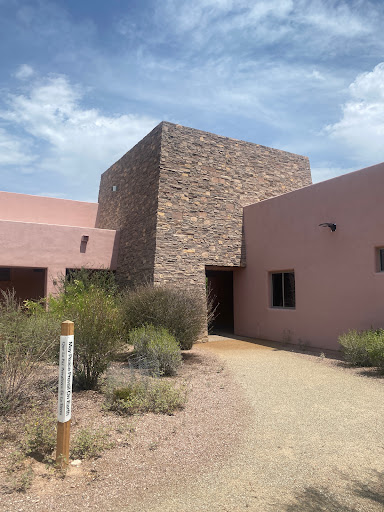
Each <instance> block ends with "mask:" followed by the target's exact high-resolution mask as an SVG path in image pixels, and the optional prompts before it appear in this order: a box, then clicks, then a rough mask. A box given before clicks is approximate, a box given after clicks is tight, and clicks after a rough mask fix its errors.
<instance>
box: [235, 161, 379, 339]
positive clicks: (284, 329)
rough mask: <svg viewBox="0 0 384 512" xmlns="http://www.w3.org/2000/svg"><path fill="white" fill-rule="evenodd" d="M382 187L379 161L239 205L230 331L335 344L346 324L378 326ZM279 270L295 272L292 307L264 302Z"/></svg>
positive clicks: (346, 327) (361, 327)
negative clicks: (241, 253) (241, 240)
mask: <svg viewBox="0 0 384 512" xmlns="http://www.w3.org/2000/svg"><path fill="white" fill-rule="evenodd" d="M383 190H384V164H380V165H376V166H373V167H370V168H367V169H363V170H361V171H357V172H355V173H351V174H348V175H344V176H341V177H338V178H335V179H332V180H328V181H325V182H322V183H318V184H316V185H311V186H309V187H306V188H304V189H301V190H298V191H295V192H292V193H289V194H286V195H283V196H280V197H277V198H274V199H270V200H267V201H263V202H261V203H258V204H254V205H251V206H248V207H246V208H245V209H244V230H245V240H246V262H247V266H246V268H244V269H238V270H237V271H236V272H235V275H234V297H235V332H236V334H240V335H245V336H254V337H261V338H265V339H270V340H276V341H286V342H290V343H300V344H305V345H310V346H315V347H323V348H332V349H337V348H339V345H338V343H337V338H338V336H339V335H340V334H341V333H343V332H346V331H348V330H349V329H368V328H370V327H371V326H373V327H384V306H383V297H384V272H378V267H377V260H376V256H377V248H378V247H384V200H383ZM322 222H334V223H336V224H337V229H336V231H335V232H331V230H330V229H329V228H324V227H319V224H320V223H322ZM284 270H294V272H295V285H296V308H295V309H294V310H290V309H276V308H272V307H271V283H270V279H271V277H270V273H271V272H273V271H284Z"/></svg>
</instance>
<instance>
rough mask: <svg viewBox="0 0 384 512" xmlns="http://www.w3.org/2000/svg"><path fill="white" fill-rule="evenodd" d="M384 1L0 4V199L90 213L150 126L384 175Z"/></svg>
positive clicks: (322, 171)
mask: <svg viewBox="0 0 384 512" xmlns="http://www.w3.org/2000/svg"><path fill="white" fill-rule="evenodd" d="M383 27H384V2H383V1H382V0H376V1H373V0H372V1H369V0H348V1H345V0H338V1H336V0H322V1H321V0H252V1H250V0H193V1H192V0H191V1H185V0H161V1H159V0H157V1H155V0H141V1H138V0H133V1H132V0H125V1H123V0H109V1H106V0H76V1H75V0H67V1H60V2H59V1H56V2H49V1H45V0H40V1H39V0H36V1H35V0H0V43H1V44H0V48H1V68H0V88H1V95H0V176H1V184H0V190H6V191H10V192H21V193H28V194H40V195H48V196H54V197H63V198H69V199H79V200H84V201H96V200H97V192H98V184H99V177H100V174H101V173H102V172H103V171H104V170H106V169H107V168H108V167H109V166H110V165H111V164H112V163H113V162H115V161H116V160H117V159H118V158H119V157H120V156H122V155H123V154H124V153H125V152H126V151H128V150H129V149H130V148H131V147H132V146H133V145H134V144H135V143H136V142H138V141H139V140H140V139H141V138H142V137H143V136H144V135H145V134H146V133H148V132H149V131H150V130H151V129H152V128H153V127H154V126H156V125H157V124H158V123H159V122H160V121H162V120H166V121H170V122H174V123H179V124H182V125H186V126H191V127H193V128H198V129H201V130H205V131H210V132H214V133H218V134H220V135H225V136H228V137H233V138H236V139H243V140H247V141H250V142H255V143H257V144H263V145H266V146H271V147H275V148H278V149H284V150H287V151H292V152H294V153H299V154H304V155H307V156H309V158H310V162H311V168H312V175H313V180H314V181H321V180H324V179H328V178H331V177H333V176H336V175H339V174H342V173H345V172H349V171H352V170H356V169H359V168H361V167H366V166H368V165H372V164H374V163H378V162H382V161H384V143H383V140H384V37H383Z"/></svg>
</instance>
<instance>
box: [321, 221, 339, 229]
mask: <svg viewBox="0 0 384 512" xmlns="http://www.w3.org/2000/svg"><path fill="white" fill-rule="evenodd" d="M319 226H321V227H322V228H330V230H331V231H336V224H335V223H334V222H323V223H322V224H319Z"/></svg>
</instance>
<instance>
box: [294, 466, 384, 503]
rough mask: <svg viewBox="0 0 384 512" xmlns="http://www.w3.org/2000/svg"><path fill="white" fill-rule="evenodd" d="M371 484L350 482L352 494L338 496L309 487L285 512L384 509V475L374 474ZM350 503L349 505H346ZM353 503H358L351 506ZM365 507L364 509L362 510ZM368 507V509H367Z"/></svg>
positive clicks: (324, 490)
mask: <svg viewBox="0 0 384 512" xmlns="http://www.w3.org/2000/svg"><path fill="white" fill-rule="evenodd" d="M373 474H374V477H373V479H372V481H371V482H369V483H363V482H359V481H357V480H352V481H351V482H350V492H349V493H348V494H347V495H346V493H343V495H342V496H336V495H334V494H333V493H332V492H330V491H328V490H327V489H324V488H318V489H316V488H314V487H307V488H306V489H304V490H303V491H302V492H301V493H300V494H299V495H298V496H297V497H296V499H295V502H294V503H291V504H289V505H288V506H287V507H286V508H285V509H284V510H285V512H297V511H298V510H301V511H303V512H324V511H326V512H358V511H360V510H372V511H374V510H377V511H379V510H383V509H384V507H383V506H384V473H380V472H378V471H374V472H373ZM345 501H348V503H345ZM351 501H354V502H356V507H357V508H356V507H355V505H351V504H350V503H351ZM361 507H364V508H361ZM365 507H368V508H365Z"/></svg>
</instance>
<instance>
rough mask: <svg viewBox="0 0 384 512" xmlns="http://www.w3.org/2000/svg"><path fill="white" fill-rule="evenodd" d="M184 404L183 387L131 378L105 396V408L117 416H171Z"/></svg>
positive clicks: (150, 379) (149, 379)
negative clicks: (148, 413) (148, 414)
mask: <svg viewBox="0 0 384 512" xmlns="http://www.w3.org/2000/svg"><path fill="white" fill-rule="evenodd" d="M185 402H186V390H185V387H183V386H180V385H175V384H174V383H173V382H172V381H169V380H160V379H158V378H152V377H141V378H137V377H133V378H131V380H130V381H128V382H126V383H124V384H123V385H120V386H116V387H113V388H112V389H111V390H110V391H109V393H108V395H107V408H108V409H109V410H111V411H116V412H118V413H119V414H128V415H132V414H141V413H145V412H153V413H156V414H173V413H174V412H175V411H176V410H178V409H182V408H183V407H184V405H185Z"/></svg>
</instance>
